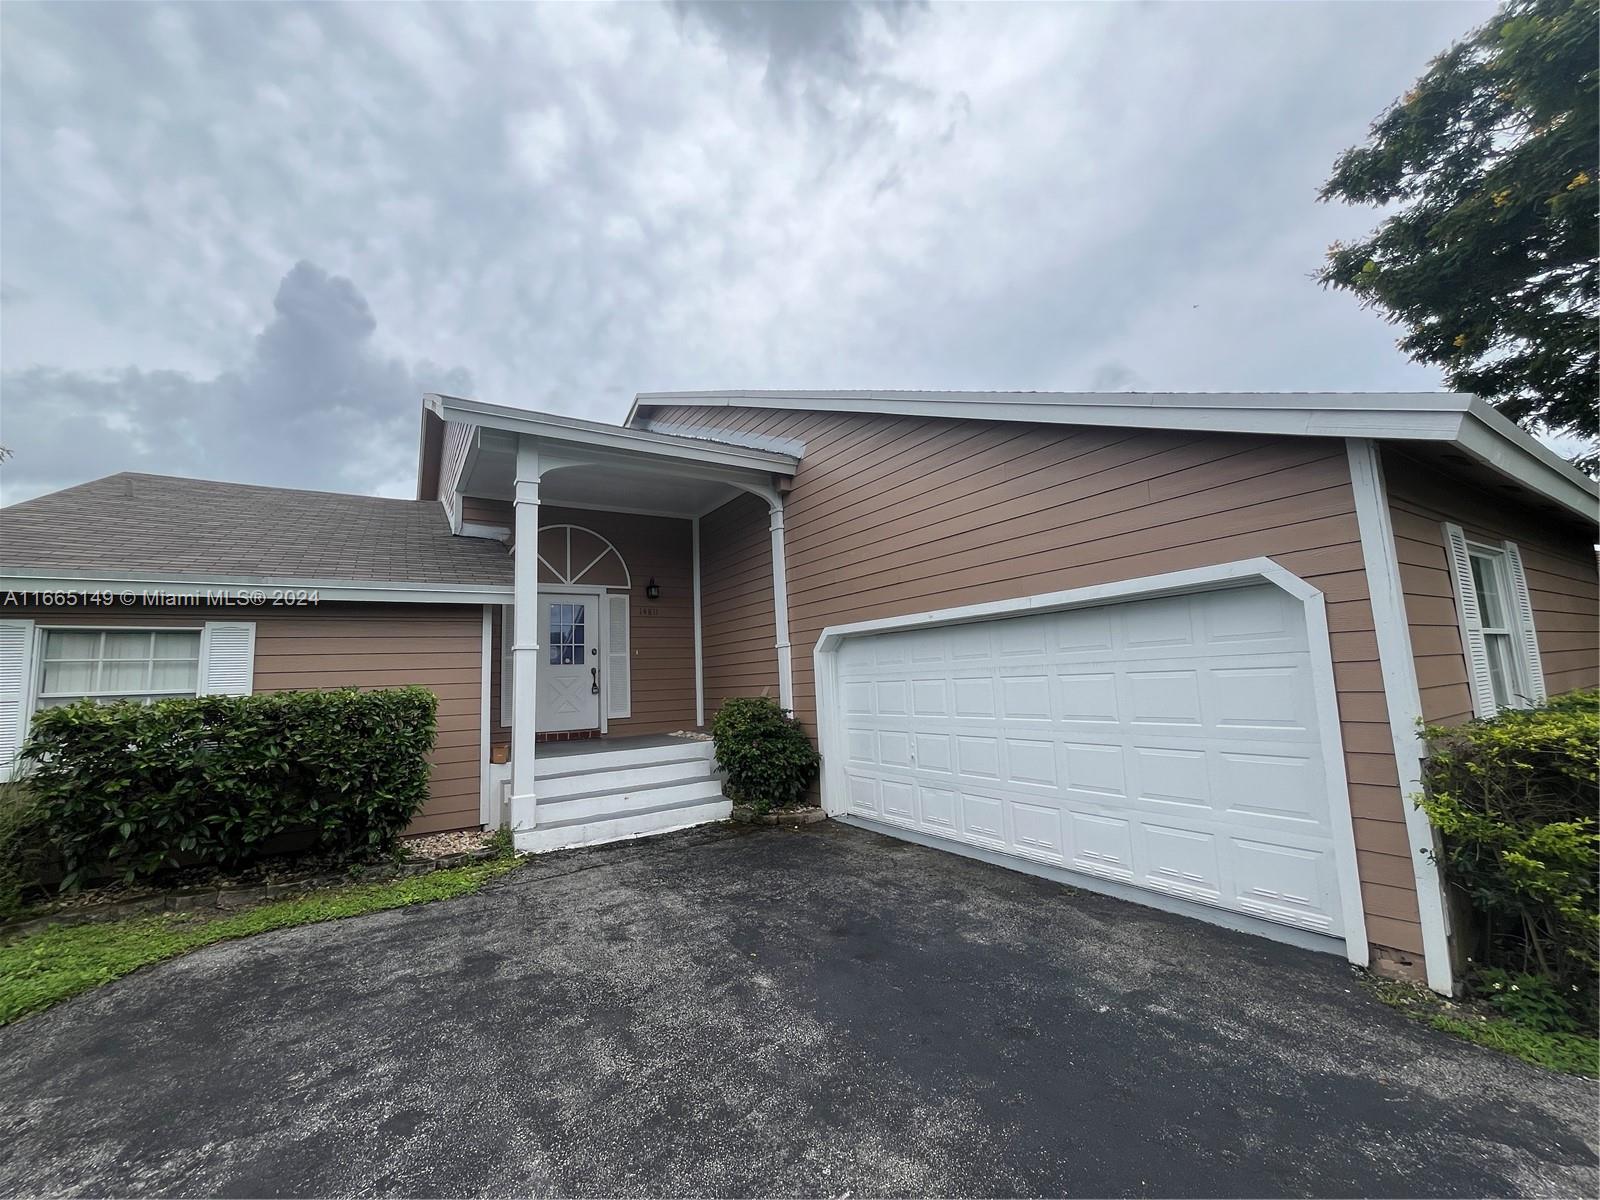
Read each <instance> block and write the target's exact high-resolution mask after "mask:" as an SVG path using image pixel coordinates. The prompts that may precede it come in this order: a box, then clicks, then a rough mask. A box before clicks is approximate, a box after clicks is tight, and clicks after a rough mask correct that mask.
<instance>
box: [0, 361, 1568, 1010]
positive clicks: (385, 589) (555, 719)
mask: <svg viewBox="0 0 1600 1200" xmlns="http://www.w3.org/2000/svg"><path fill="white" fill-rule="evenodd" d="M417 497H418V498H417V499H416V500H415V501H406V500H383V499H374V498H369V497H356V496H342V495H332V494H325V493H315V492H292V491H285V490H282V489H276V488H258V487H243V486H238V485H230V484H220V483H202V482H198V481H191V480H177V479H167V478H160V477H154V476H145V475H118V476H112V477H111V478H109V479H103V480H98V481H96V482H94V483H89V484H85V485H83V486H81V487H76V488H70V489H68V490H66V491H63V492H58V493H55V494H53V495H49V496H43V497H40V498H38V499H35V500H31V501H28V502H26V503H23V504H19V505H15V506H13V507H11V508H8V509H5V510H3V511H0V547H3V550H0V553H3V564H0V591H3V592H6V593H8V594H7V596H6V607H5V611H4V612H3V613H0V759H4V760H9V759H10V757H11V756H12V755H13V754H14V751H15V747H16V745H17V742H18V739H19V738H20V736H21V734H22V731H23V730H24V729H25V727H26V722H27V719H28V715H29V713H30V712H31V711H33V710H34V709H36V708H37V707H38V706H41V705H46V704H53V703H60V702H62V701H63V700H66V699H69V698H71V697H74V696H80V695H108V696H109V695H132V696H154V695H171V694H188V693H190V692H196V691H199V692H205V691H223V692H226V691H235V692H238V691H246V690H250V689H255V690H268V689H274V688H291V687H323V686H335V685H344V684H353V685H357V686H363V687H367V686H382V685H385V684H396V683H402V682H417V683H422V684H425V685H427V686H429V687H431V688H433V690H434V691H436V692H437V693H438V695H439V697H440V720H439V728H440V735H439V745H438V749H437V751H436V753H435V766H434V784H433V797H432V800H431V801H430V803H429V804H428V806H427V807H426V808H425V809H424V811H423V813H422V815H421V816H420V817H419V818H418V821H417V823H416V829H418V830H423V831H426V830H441V829H449V828H459V827H464V826H473V825H478V824H487V823H495V822H499V821H505V822H507V823H509V824H510V826H511V827H512V829H513V830H514V832H515V839H516V842H517V844H518V845H519V846H520V847H522V848H525V849H541V848H553V847H558V846H566V845H573V844H580V843H584V842H591V841H600V840H608V839H611V838H617V837H624V836H633V835H637V834H641V833H648V832H652V831H656V830H663V829H669V828H677V827H681V826H684V825H688V824H693V823H696V822H700V821H706V820H715V819H719V818H721V817H724V816H726V815H727V812H728V805H727V802H726V801H725V800H724V799H722V797H721V795H720V790H719V788H718V786H717V781H716V778H715V776H714V774H713V770H712V764H711V762H710V757H709V747H708V746H707V745H706V743H705V742H704V741H700V740H695V739H694V738H692V737H683V736H675V735H682V734H685V733H689V734H692V733H693V732H694V731H696V730H699V729H703V728H704V726H705V725H706V722H707V719H708V717H709V716H710V715H712V714H713V713H714V712H715V710H716V708H717V706H718V705H719V704H720V703H721V702H722V701H723V700H724V699H725V698H727V697H730V696H743V695H763V694H765V695H771V696H774V697H777V698H779V699H780V700H781V702H782V703H783V704H784V705H785V706H788V707H791V708H793V709H794V711H795V712H796V713H797V715H798V716H799V718H800V720H801V721H802V722H803V723H804V725H805V727H806V728H807V730H808V731H810V732H812V733H813V735H814V736H815V737H816V739H817V740H818V742H819V745H820V748H821V750H822V753H823V758H824V767H823V774H822V779H821V783H820V799H821V803H822V804H823V806H824V807H825V808H826V809H827V811H828V812H829V813H830V815H832V816H833V817H835V818H836V819H839V820H842V821H846V822H850V823H852V824H858V825H862V826H865V827H867V828H871V829H875V830H878V831H880V832H883V833H886V834H889V835H891V836H895V837H900V838H905V839H908V840H911V841H915V842H921V843H924V844H926V845H929V846H934V847H937V848H940V849H943V850H949V851H953V852H956V853H962V854H967V855H971V856H974V857H977V858H981V859H986V860H988V861H991V862H995V863H1000V864H1003V865H1005V866H1008V867H1012V868H1015V869H1018V870H1023V871H1029V872H1033V873H1036V874H1040V875H1044V876H1047V877H1050V878H1054V879H1060V880H1064V881H1068V882H1071V883H1073V884H1075V885H1077V886H1081V887H1087V888H1093V889H1097V890H1102V891H1106V892H1110V893H1113V894H1116V895H1119V896H1124V897H1127V898H1129V899H1133V900H1137V901H1140V902H1142V903H1146V904H1153V905H1157V906H1160V907H1163V908H1168V909H1171V910H1174V911H1177V912H1180V913H1184V914H1188V915H1191V916H1196V917H1200V918H1202V919H1206V920H1211V921H1215V922H1219V923H1222V924H1225V925H1229V926H1233V927H1235V928H1238V929H1241V930H1245V931H1248V932H1251V933H1256V934H1260V935H1262V936H1266V937H1271V938H1276V939H1279V940H1283V941H1288V942H1293V943H1296V944H1299V945H1305V946H1310V947H1313V948H1316V949H1321V950H1326V951H1330V952H1334V953H1338V954H1342V955H1345V956H1346V957H1347V958H1348V959H1349V960H1350V961H1352V962H1354V963H1358V964H1368V963H1375V964H1377V965H1380V966H1383V967H1385V968H1387V969H1391V970H1396V971H1400V972H1406V973H1411V974H1415V975H1417V976H1419V977H1423V978H1426V980H1427V981H1428V982H1429V983H1430V984H1431V985H1432V986H1433V987H1435V988H1437V989H1440V990H1448V988H1449V986H1450V954H1451V950H1450V915H1449V912H1448V907H1447V904H1446V901H1445V897H1444V895H1443V892H1442V889H1441V886H1440V881H1439V878H1438V876H1437V873H1436V871H1435V868H1434V865H1433V862H1432V860H1431V859H1430V857H1429V856H1428V854H1427V853H1425V850H1426V848H1427V847H1429V846H1430V845H1431V844H1432V833H1431V830H1430V829H1429V827H1428V823H1427V819H1426V817H1425V815H1424V814H1422V813H1421V812H1420V811H1419V810H1418V809H1417V808H1416V807H1415V806H1414V805H1412V804H1411V803H1409V802H1408V801H1407V799H1406V796H1407V795H1408V794H1409V793H1412V792H1414V791H1415V789H1416V781H1417V779H1418V777H1419V756H1420V753H1421V750H1422V747H1421V744H1420V742H1419V740H1418V737H1417V732H1416V729H1417V723H1418V720H1419V719H1422V720H1426V721H1430V722H1452V721H1460V720H1464V719H1467V718H1470V717H1472V716H1474V715H1478V716H1482V715H1488V714H1492V713H1493V712H1495V711H1497V710H1498V709H1500V708H1503V707H1505V706H1508V705H1524V704H1528V703H1532V702H1536V701H1538V700H1539V699H1541V698H1542V697H1544V696H1545V695H1547V694H1555V693H1559V692H1564V691H1568V690H1571V689H1574V688H1578V687H1585V686H1592V685H1594V684H1595V683H1596V682H1597V660H1600V633H1597V630H1600V585H1597V579H1596V566H1595V555H1594V542H1595V517H1596V510H1597V501H1596V489H1595V485H1594V483H1593V482H1592V481H1590V480H1589V479H1588V478H1586V477H1585V476H1584V475H1582V474H1581V473H1579V472H1577V471H1576V470H1574V469H1573V468H1572V467H1570V466H1569V465H1568V464H1566V463H1565V462H1563V461H1562V460H1561V459H1560V458H1559V457H1557V456H1556V455H1554V454H1552V453H1551V452H1550V451H1548V450H1547V449H1545V448H1544V447H1543V446H1541V445H1540V444H1539V443H1538V442H1536V441H1535V440H1534V439H1532V438H1531V437H1529V436H1527V435H1526V434H1524V433H1523V432H1521V431H1520V430H1518V429H1517V428H1516V427H1515V426H1514V425H1512V424H1511V423H1510V422H1508V421H1506V420H1505V419H1504V418H1502V417H1501V416H1500V415H1499V414H1498V413H1496V412H1495V411H1494V410H1493V409H1492V408H1490V407H1489V406H1488V405H1486V404H1484V403H1483V402H1481V401H1479V400H1476V399H1474V398H1471V397H1468V396H1461V395H1450V394H1431V393H1430V394H1386V395H1345V394H1249V395H1196V394H1184V395H1148V394H1121V393H1119V394H1105V395H1094V394H1049V393H1014V394H982V393H951V392H703V393H682V394H655V395H641V396H639V397H638V398H637V400H636V402H635V404H634V406H633V408H632V410H631V411H630V413H629V414H628V418H627V420H626V422H625V423H624V424H623V425H621V426H614V425H607V424H601V423H597V422H591V421H582V420H576V419H573V418H569V417H563V416H555V415H550V414H544V413H535V412H529V411H525V410H521V409H515V408H508V407H503V406H499V405H494V404H486V403H482V402H478V401H473V400H464V399H457V398H454V397H448V396H428V397H427V398H426V399H425V401H424V409H423V415H422V429H421V446H420V454H419V468H418V491H417ZM535 544H536V545H537V547H538V552H537V553H536V554H534V553H518V552H517V551H518V548H519V547H526V546H530V545H535Z"/></svg>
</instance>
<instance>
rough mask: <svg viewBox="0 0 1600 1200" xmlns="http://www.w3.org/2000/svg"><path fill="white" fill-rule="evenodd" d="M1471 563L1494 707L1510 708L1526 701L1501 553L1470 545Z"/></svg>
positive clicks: (1503, 556)
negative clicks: (1507, 599)
mask: <svg viewBox="0 0 1600 1200" xmlns="http://www.w3.org/2000/svg"><path fill="white" fill-rule="evenodd" d="M1467 556H1468V558H1469V559H1470V560H1471V562H1472V584H1473V587H1474V588H1476V589H1477V593H1478V620H1479V622H1480V623H1481V625H1482V628H1483V642H1484V651H1485V656H1486V657H1487V658H1488V666H1489V681H1490V686H1491V687H1492V688H1493V691H1494V703H1495V707H1496V708H1511V707H1514V706H1520V705H1524V704H1526V703H1527V695H1528V691H1527V688H1526V687H1525V686H1524V684H1523V680H1522V672H1521V670H1520V669H1519V667H1518V665H1517V654H1516V649H1515V642H1514V640H1513V639H1514V636H1515V635H1514V634H1513V632H1512V627H1511V612H1510V605H1509V604H1508V603H1507V602H1506V597H1507V594H1508V593H1509V592H1510V590H1511V589H1510V588H1509V587H1507V585H1506V566H1505V554H1504V552H1502V551H1498V550H1488V549H1485V548H1483V547H1481V546H1472V547H1470V548H1469V549H1468V551H1467Z"/></svg>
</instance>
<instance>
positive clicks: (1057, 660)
mask: <svg viewBox="0 0 1600 1200" xmlns="http://www.w3.org/2000/svg"><path fill="white" fill-rule="evenodd" d="M837 663H838V667H839V673H840V676H841V684H840V707H841V709H842V712H843V720H842V724H843V726H844V739H845V741H844V744H845V752H846V756H847V760H848V761H847V779H848V783H847V802H848V805H849V809H850V811H852V812H855V813H858V814H859V815H862V816H866V817H869V818H873V819H876V820H879V821H883V822H887V823H890V824H893V825H898V826H901V827H904V828H907V829H917V830H919V831H921V832H923V833H928V834H932V835H934V836H937V837H942V838H946V839H954V840H956V841H960V842H965V843H968V844H970V845H973V846H981V847H984V848H986V849H989V850H994V851H998V852H1001V853H1004V854H1008V855H1014V856H1016V857H1018V858H1019V859H1026V860H1029V861H1035V862H1045V863H1050V864H1053V865H1057V866H1061V867H1063V868H1066V869H1070V870H1074V871H1081V872H1084V873H1086V874H1089V875H1094V876H1098V877H1101V878H1105V879H1108V880H1115V881H1117V882H1118V883H1124V884H1129V885H1133V886H1137V887H1143V888H1148V889H1150V890H1152V891H1155V892H1158V893H1161V894H1164V895H1168V896H1174V897H1179V898H1181V899H1184V900H1187V901H1190V902H1194V903H1199V904H1204V905H1210V906H1215V907H1221V908H1226V909H1230V910H1233V911H1237V912H1241V913H1245V914H1248V915H1250V916H1254V917H1258V918H1261V919H1264V920H1269V921H1276V922H1280V923H1284V924H1289V925H1294V926H1297V927H1299V928H1303V929H1308V930H1314V931H1316V932H1319V933H1327V934H1330V935H1333V936H1339V935H1341V934H1342V927H1341V926H1342V922H1341V919H1340V912H1341V909H1340V904H1339V888H1338V874H1337V869H1336V863H1335V860H1334V855H1333V853H1332V828H1331V821H1330V819H1329V815H1328V811H1327V806H1328V799H1327V793H1326V787H1325V773H1324V770H1325V769H1324V763H1323V753H1322V747H1321V741H1320V736H1319V732H1318V729H1319V726H1318V722H1317V709H1316V700H1315V692H1314V689H1313V686H1312V679H1311V669H1310V659H1309V654H1308V653H1307V650H1306V634H1305V628H1304V619H1303V615H1302V610H1301V607H1300V605H1299V604H1298V602H1296V601H1294V600H1293V599H1292V598H1290V597H1288V596H1287V595H1285V594H1284V593H1282V592H1280V591H1279V590H1278V589H1276V588H1272V587H1250V588H1242V589H1236V590H1232V591H1226V592H1220V591H1219V592H1205V593H1199V594H1195V595H1189V596H1172V597H1163V598H1160V599H1157V600H1144V601H1133V602H1127V603H1123V604H1118V605H1108V606H1104V607H1101V608H1096V609H1085V610H1079V611H1075V612H1063V613H1051V614H1026V615H1019V616H1015V617H1007V618H1002V619H996V620H992V621H985V622H975V623H971V624H967V625H957V626H949V627H943V628H932V629H919V630H915V631H909V632H906V633H901V634H883V635H875V636H870V637H860V638H852V639H847V640H846V641H845V643H844V644H843V645H842V646H841V647H840V651H839V658H838V659H837Z"/></svg>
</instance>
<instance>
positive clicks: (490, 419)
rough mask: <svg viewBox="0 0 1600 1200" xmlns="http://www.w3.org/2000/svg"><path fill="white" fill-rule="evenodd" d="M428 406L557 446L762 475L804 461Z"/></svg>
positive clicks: (514, 411)
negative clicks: (606, 451)
mask: <svg viewBox="0 0 1600 1200" xmlns="http://www.w3.org/2000/svg"><path fill="white" fill-rule="evenodd" d="M425 402H426V403H427V404H428V406H429V407H430V408H432V409H433V411H435V412H437V413H439V415H440V416H442V417H444V418H445V419H446V420H448V421H460V422H463V423H466V424H472V425H478V426H480V427H482V428H485V429H501V430H505V431H506V432H508V433H516V434H526V435H529V436H531V437H536V438H540V439H541V440H544V441H547V442H554V443H565V444H568V445H574V446H581V447H584V448H586V449H596V448H599V449H605V450H614V451H619V452H622V453H627V454H634V455H641V456H643V457H646V458H653V459H657V460H661V459H665V460H668V461H677V462H687V463H699V464H703V465H709V466H717V467H725V468H732V469H734V470H738V471H748V472H753V473H758V474H761V475H774V474H776V475H793V474H794V473H795V470H796V468H798V467H799V465H800V461H799V459H797V458H795V457H794V455H792V454H776V453H773V452H771V451H768V450H753V449H749V448H747V447H744V446H733V445H727V444H724V443H720V442H712V441H706V440H703V439H695V438H686V437H674V436H672V435H670V434H662V433H649V432H646V431H644V430H640V429H629V428H627V427H626V426H622V425H608V424H606V423H604V422H602V421H585V420H582V419H580V418H578V417H565V416H558V415H556V414H554V413H539V412H533V411H531V410H529V409H520V408H507V407H505V406H504V405H499V404H486V403H484V402H483V401H481V400H462V399H458V398H456V397H453V396H439V395H436V394H430V395H429V396H428V397H426V400H425Z"/></svg>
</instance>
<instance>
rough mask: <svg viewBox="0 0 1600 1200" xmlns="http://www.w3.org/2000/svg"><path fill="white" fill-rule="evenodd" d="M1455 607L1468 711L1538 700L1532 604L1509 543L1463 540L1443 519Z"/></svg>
mask: <svg viewBox="0 0 1600 1200" xmlns="http://www.w3.org/2000/svg"><path fill="white" fill-rule="evenodd" d="M1444 532H1445V547H1446V549H1447V551H1448V553H1449V557H1450V569H1451V574H1452V575H1453V576H1454V579H1455V593H1456V611H1457V616H1458V617H1459V618H1460V621H1461V644H1462V647H1463V648H1464V651H1465V655H1466V660H1467V663H1466V666H1467V684H1468V688H1469V690H1470V691H1471V693H1472V711H1473V715H1475V716H1478V717H1492V716H1494V715H1495V713H1497V712H1499V711H1501V710H1502V709H1506V708H1526V707H1528V706H1529V705H1533V704H1541V703H1543V702H1544V695H1545V693H1544V668H1543V665H1542V664H1541V663H1540V661H1539V641H1538V638H1537V637H1536V636H1535V633H1534V628H1533V603H1532V598H1531V594H1530V593H1529V591H1528V578H1527V574H1526V572H1525V571H1524V570H1523V566H1522V553H1521V551H1520V550H1519V549H1518V548H1517V545H1516V543H1515V542H1499V543H1494V542H1487V541H1482V542H1480V541H1469V540H1468V538H1467V536H1466V534H1465V533H1464V532H1463V531H1462V529H1461V527H1460V526H1459V525H1452V524H1449V523H1446V525H1445V527H1444Z"/></svg>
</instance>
